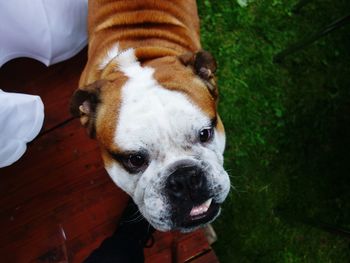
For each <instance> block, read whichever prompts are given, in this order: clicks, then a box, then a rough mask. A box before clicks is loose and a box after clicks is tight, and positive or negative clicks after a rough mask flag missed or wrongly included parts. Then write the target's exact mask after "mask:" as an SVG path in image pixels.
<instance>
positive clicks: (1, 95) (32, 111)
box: [0, 90, 44, 167]
mask: <svg viewBox="0 0 350 263" xmlns="http://www.w3.org/2000/svg"><path fill="white" fill-rule="evenodd" d="M43 121H44V105H43V103H42V101H41V99H40V97H39V96H33V95H26V94H20V93H8V92H4V91H2V90H0V167H4V166H8V165H10V164H12V163H14V162H15V161H17V160H18V159H19V158H20V157H21V156H22V155H23V154H24V152H25V150H26V148H27V146H26V143H27V142H30V141H31V140H33V139H34V138H35V137H36V136H37V135H38V133H39V132H40V129H41V127H42V125H43Z"/></svg>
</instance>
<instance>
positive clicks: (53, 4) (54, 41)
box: [0, 0, 88, 67]
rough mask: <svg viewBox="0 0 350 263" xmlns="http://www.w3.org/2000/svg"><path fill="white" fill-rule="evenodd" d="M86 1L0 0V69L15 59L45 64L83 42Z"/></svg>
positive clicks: (70, 52)
mask: <svg viewBox="0 0 350 263" xmlns="http://www.w3.org/2000/svg"><path fill="white" fill-rule="evenodd" d="M87 1H88V0H0V67H1V66H2V65H3V64H4V63H6V62H7V61H9V60H11V59H13V58H16V57H30V58H34V59H37V60H39V61H41V62H42V63H44V64H45V65H47V66H48V65H50V64H54V63H57V62H60V61H63V60H65V59H68V58H70V57H72V56H74V55H75V54H76V53H78V52H79V51H80V50H81V49H82V48H83V47H84V46H85V45H86V43H87Z"/></svg>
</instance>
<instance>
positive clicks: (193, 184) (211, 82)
mask: <svg viewBox="0 0 350 263" xmlns="http://www.w3.org/2000/svg"><path fill="white" fill-rule="evenodd" d="M102 66H103V67H110V68H111V69H112V70H110V71H109V73H108V74H106V75H105V78H104V79H103V80H99V81H97V82H95V83H93V84H91V85H89V86H87V87H83V88H80V89H78V90H77V91H76V92H75V94H74V96H73V99H72V104H71V111H72V113H73V115H75V116H79V117H80V120H81V123H82V124H83V125H84V126H85V127H87V129H88V132H89V134H90V136H92V137H96V139H97V140H98V142H99V144H100V146H101V151H102V157H103V160H104V163H105V168H106V170H107V171H108V173H109V175H110V176H111V178H112V179H113V181H114V182H115V183H116V184H117V185H118V186H119V187H121V188H122V189H123V190H124V191H125V192H127V193H128V194H129V195H130V196H131V197H132V198H133V200H134V202H135V203H136V204H137V205H138V207H139V210H140V212H141V213H142V214H143V216H144V217H145V218H146V219H147V220H148V221H149V222H150V223H151V224H152V225H153V226H154V227H155V228H156V229H158V230H162V231H167V230H173V229H180V230H181V231H190V230H192V229H195V228H196V227H198V226H200V225H203V224H206V223H208V222H211V221H212V220H214V219H215V218H216V217H217V216H218V214H219V212H220V204H221V203H222V202H223V201H224V199H225V198H226V196H227V194H228V192H229V188H230V182H229V177H228V175H227V173H226V172H225V170H224V169H223V151H224V146H225V133H224V128H223V125H222V123H221V120H220V118H219V116H218V114H217V111H216V104H217V87H216V83H215V78H214V75H213V74H214V72H215V70H216V64H215V61H214V59H213V57H212V56H211V55H210V54H209V53H207V52H205V51H200V52H198V53H188V54H185V55H183V56H180V57H164V58H159V59H154V60H152V61H151V62H148V63H145V64H144V65H142V66H141V64H140V63H139V62H137V60H136V57H135V55H134V52H133V50H127V51H124V52H122V53H118V54H114V55H111V54H110V53H109V54H108V55H107V57H106V59H105V61H104V62H103V63H102Z"/></svg>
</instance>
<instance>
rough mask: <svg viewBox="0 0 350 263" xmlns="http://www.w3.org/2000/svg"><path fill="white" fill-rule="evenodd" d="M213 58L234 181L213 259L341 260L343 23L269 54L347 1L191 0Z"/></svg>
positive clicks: (349, 117)
mask: <svg viewBox="0 0 350 263" xmlns="http://www.w3.org/2000/svg"><path fill="white" fill-rule="evenodd" d="M197 2H198V6H199V14H200V17H201V35H202V44H203V47H204V48H205V49H207V50H209V51H210V52H211V53H212V54H213V55H214V56H215V57H216V58H217V61H218V64H219V71H218V77H219V88H220V100H221V101H220V106H219V111H220V113H221V117H222V118H223V121H224V124H225V128H226V133H227V147H226V152H225V167H226V169H227V170H228V172H229V174H230V176H231V182H232V184H233V186H234V187H235V190H232V191H231V193H230V195H229V197H228V199H227V201H226V202H225V204H224V206H223V211H222V215H221V217H220V218H219V219H218V220H217V221H216V223H215V224H214V227H215V229H216V231H217V234H218V236H219V240H218V242H217V243H216V244H215V245H214V248H215V251H216V253H217V255H218V257H219V259H220V261H221V262H224V263H225V262H230V263H231V262H232V263H234V262H239V263H241V262H268V263H271V262H317V263H322V262H337V263H338V262H339V263H342V262H344V263H347V262H349V260H350V247H349V245H350V241H349V238H346V237H342V236H341V235H339V234H336V233H334V232H330V231H327V230H325V229H323V227H322V226H323V224H330V225H333V226H336V227H342V228H346V229H350V202H349V201H350V154H349V151H350V48H349V47H350V37H349V36H350V25H348V26H346V27H344V28H342V29H340V30H338V31H335V32H333V33H331V34H330V35H328V36H326V37H324V38H322V39H321V40H319V41H317V42H316V43H314V44H313V45H311V46H309V47H308V48H305V49H304V50H302V51H301V52H298V53H295V54H293V55H291V56H289V57H287V58H286V60H285V61H284V62H283V63H281V64H275V63H273V61H272V58H273V56H274V55H275V54H276V53H278V52H279V51H280V50H282V49H284V48H285V47H287V46H288V45H290V44H291V43H293V42H295V41H296V40H300V39H302V38H304V37H305V36H308V35H310V33H311V32H315V31H317V29H319V28H320V27H322V26H323V25H327V24H328V23H329V22H331V21H332V20H334V19H335V18H338V17H340V16H342V15H344V14H345V13H346V10H348V12H349V11H350V2H349V1H348V0H338V1H330V0H323V1H319V0H318V1H316V0H314V1H312V3H310V4H309V5H307V6H306V7H305V8H304V9H302V12H301V14H299V15H294V14H292V13H291V9H292V7H293V6H294V5H295V3H296V1H290V0H285V1H282V0H271V1H267V0H265V1H263V0H260V1H259V0H255V1H254V0H250V1H247V2H248V5H247V6H246V7H241V6H240V5H239V4H238V3H237V1H235V0H231V1H229V0H220V1H214V0H212V1H209V0H198V1H197Z"/></svg>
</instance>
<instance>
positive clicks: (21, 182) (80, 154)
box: [0, 50, 218, 263]
mask: <svg viewBox="0 0 350 263" xmlns="http://www.w3.org/2000/svg"><path fill="white" fill-rule="evenodd" d="M85 62H86V51H85V50H84V51H82V52H81V53H80V54H78V55H77V56H75V57H74V58H72V59H70V60H68V61H65V62H63V63H59V64H56V65H54V66H51V67H49V68H47V67H46V66H44V65H42V64H41V63H39V62H36V61H34V60H30V59H17V60H14V61H11V62H10V63H7V64H6V65H4V66H3V67H2V68H0V88H1V89H3V90H4V91H9V92H22V93H27V94H35V95H40V96H41V98H42V100H43V102H44V105H45V123H44V127H43V129H42V131H41V133H40V135H39V136H38V137H37V138H36V139H35V140H34V141H33V142H31V143H30V144H29V145H28V150H27V152H26V153H25V155H24V156H23V157H22V158H21V159H20V160H19V161H18V162H16V163H15V164H14V165H12V166H9V167H6V168H3V169H0V258H1V260H0V261H1V262H6V263H12V262H15V263H22V262H26V263H27V262H81V261H82V260H83V259H84V258H85V257H86V256H87V255H88V254H89V253H90V252H91V251H92V250H93V249H94V248H96V247H98V245H99V244H100V242H101V241H102V240H103V239H104V238H106V237H107V236H109V235H111V234H112V233H113V231H114V229H115V227H116V225H117V223H118V218H119V217H120V215H121V213H122V211H123V209H124V207H125V205H126V203H127V200H128V197H127V195H126V194H125V193H124V192H122V191H121V190H120V189H119V188H117V187H116V186H115V184H114V183H113V182H112V181H111V180H110V178H109V177H108V175H107V174H106V172H105V170H104V168H103V165H102V160H101V158H100V154H99V149H98V146H97V144H96V142H95V141H94V140H91V139H89V138H88V136H87V135H86V134H85V130H84V129H83V128H82V127H81V126H80V124H79V122H78V121H77V120H74V119H72V118H71V117H70V115H69V112H68V104H69V99H70V96H71V95H72V93H73V91H74V90H75V88H77V85H78V79H79V76H80V73H81V71H82V69H83V66H84V64H85ZM145 256H146V262H148V263H167V262H196V263H214V262H218V260H217V258H216V256H215V253H214V252H213V250H212V249H211V247H210V246H209V244H208V242H207V240H206V238H205V236H204V234H203V232H202V231H201V230H200V231H196V232H194V233H191V234H186V235H184V234H180V233H177V232H172V233H160V232H156V233H155V244H154V245H153V246H152V248H148V249H145Z"/></svg>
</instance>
